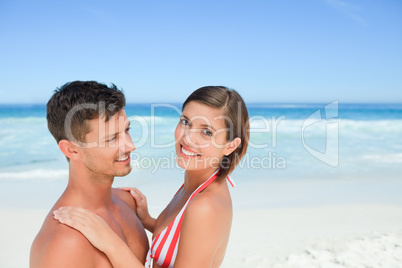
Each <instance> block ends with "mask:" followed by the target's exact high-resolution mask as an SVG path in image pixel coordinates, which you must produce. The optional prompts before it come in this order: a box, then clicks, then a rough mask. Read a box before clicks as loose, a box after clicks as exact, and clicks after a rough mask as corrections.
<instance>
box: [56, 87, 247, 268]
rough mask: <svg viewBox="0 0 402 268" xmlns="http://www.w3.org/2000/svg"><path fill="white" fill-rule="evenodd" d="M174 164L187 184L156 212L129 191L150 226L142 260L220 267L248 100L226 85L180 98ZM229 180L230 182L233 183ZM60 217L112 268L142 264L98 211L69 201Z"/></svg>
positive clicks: (243, 147) (244, 140) (166, 264)
mask: <svg viewBox="0 0 402 268" xmlns="http://www.w3.org/2000/svg"><path fill="white" fill-rule="evenodd" d="M175 139H176V154H177V159H176V161H177V164H178V165H179V166H180V167H182V168H183V169H185V175H184V184H183V186H182V187H181V188H180V189H179V191H178V192H177V193H176V195H175V196H174V197H173V199H172V200H171V202H170V203H169V204H168V206H167V207H166V208H165V209H164V210H163V211H162V213H161V214H160V215H159V217H158V218H157V219H154V218H152V217H151V216H150V215H149V213H148V209H147V203H146V198H145V196H144V195H143V194H142V193H141V192H140V191H138V190H137V189H135V188H125V190H129V191H130V192H131V194H132V196H133V198H134V199H135V201H136V205H137V213H138V217H139V218H140V220H141V222H142V223H143V225H144V227H145V228H146V229H147V230H149V231H150V232H152V233H153V241H152V244H151V248H150V250H149V252H148V256H147V261H146V263H145V267H151V264H152V263H154V264H153V267H163V268H165V267H186V268H187V267H203V268H204V267H219V266H220V264H221V263H222V261H223V258H224V255H225V250H226V247H227V244H228V240H229V234H230V228H231V222H232V201H231V197H230V193H229V189H228V185H227V183H226V182H225V180H226V179H227V180H229V182H230V183H231V181H230V179H229V177H228V176H229V174H230V173H231V172H232V171H233V170H234V168H235V166H236V165H237V164H238V163H239V161H240V159H241V158H242V157H243V155H244V154H245V153H246V150H247V145H248V141H249V125H248V112H247V107H246V105H245V103H244V101H243V99H242V98H241V97H240V95H239V94H238V93H237V92H236V91H234V90H230V89H228V88H225V87H215V86H209V87H202V88H200V89H197V90H196V91H194V92H193V93H192V94H191V95H190V96H189V97H188V98H187V100H186V101H185V102H184V103H183V107H182V115H181V117H180V121H179V123H178V125H177V127H176V131H175ZM231 184H232V183H231ZM54 215H55V219H58V220H59V221H60V222H61V223H64V224H66V225H69V226H71V227H73V228H75V229H77V230H78V231H80V232H81V233H83V234H84V235H85V236H86V237H87V238H88V240H89V241H90V242H91V243H92V244H93V245H94V246H95V247H97V248H98V249H99V250H101V251H103V252H104V253H105V254H106V255H107V257H108V258H109V260H110V262H111V263H112V265H113V267H144V265H143V264H142V263H141V262H140V261H138V259H137V258H136V257H135V256H134V254H133V253H132V252H131V251H130V249H129V248H128V246H126V244H125V243H124V241H122V240H121V239H120V238H119V237H118V236H117V235H116V234H115V233H114V232H113V231H112V230H111V229H110V228H109V226H108V225H107V224H106V223H105V222H104V221H103V219H102V218H101V217H99V216H97V215H96V214H94V213H92V212H90V211H87V210H85V209H82V208H72V207H65V208H60V209H59V210H57V211H55V212H54Z"/></svg>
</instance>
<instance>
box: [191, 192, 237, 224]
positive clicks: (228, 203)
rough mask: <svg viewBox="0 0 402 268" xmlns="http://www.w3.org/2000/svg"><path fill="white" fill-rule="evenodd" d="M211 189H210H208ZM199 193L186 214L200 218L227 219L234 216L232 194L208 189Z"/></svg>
mask: <svg viewBox="0 0 402 268" xmlns="http://www.w3.org/2000/svg"><path fill="white" fill-rule="evenodd" d="M208 188H209V187H208ZM206 190H207V191H203V192H201V193H198V194H197V195H196V196H195V197H194V198H193V199H192V200H191V201H190V202H189V204H188V206H187V208H186V214H190V215H196V216H197V218H198V217H214V218H216V217H218V218H219V217H227V216H231V214H232V200H231V198H230V194H226V193H224V192H222V191H219V190H221V189H217V188H216V189H213V188H212V187H211V189H206Z"/></svg>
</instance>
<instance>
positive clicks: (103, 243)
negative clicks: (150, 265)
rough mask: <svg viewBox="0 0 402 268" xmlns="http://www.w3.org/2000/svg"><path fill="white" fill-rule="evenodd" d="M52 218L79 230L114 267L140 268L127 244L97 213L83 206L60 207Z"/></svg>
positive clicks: (140, 264)
mask: <svg viewBox="0 0 402 268" xmlns="http://www.w3.org/2000/svg"><path fill="white" fill-rule="evenodd" d="M53 215H54V218H55V219H56V220H58V221H59V222H61V223H63V224H65V225H68V226H70V227H72V228H74V229H76V230H78V231H79V232H81V233H82V234H83V235H84V236H85V237H86V238H87V239H88V241H89V242H91V244H92V245H93V246H94V247H96V248H98V249H99V250H100V251H102V252H104V253H105V254H106V256H107V257H108V258H109V260H110V262H111V263H112V265H113V267H115V268H142V267H144V265H143V264H142V263H141V262H140V261H139V260H138V259H137V257H136V256H135V255H134V253H133V252H132V251H131V250H130V248H129V247H128V245H127V244H126V243H124V241H123V240H121V239H120V237H119V236H118V235H117V234H116V233H115V232H114V231H113V230H112V229H111V228H110V227H109V225H108V224H107V223H106V222H105V221H104V220H103V219H102V218H101V217H99V216H98V215H96V214H95V213H93V212H92V211H89V210H87V209H84V208H78V207H61V208H59V209H58V210H55V211H54V212H53Z"/></svg>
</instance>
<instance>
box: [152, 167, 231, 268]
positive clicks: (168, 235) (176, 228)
mask: <svg viewBox="0 0 402 268" xmlns="http://www.w3.org/2000/svg"><path fill="white" fill-rule="evenodd" d="M217 172H218V171H216V172H215V173H214V174H212V176H211V177H210V178H209V179H208V180H207V181H205V182H204V183H203V184H201V185H200V186H199V187H198V188H197V189H196V190H195V191H194V192H193V193H192V194H191V196H190V197H189V199H188V200H187V202H186V204H185V205H184V206H183V208H182V209H181V210H180V212H179V214H177V216H176V218H175V219H174V221H173V222H172V223H170V224H169V226H167V227H166V228H165V229H164V230H163V231H162V232H161V233H159V234H158V235H157V236H156V237H155V238H154V239H153V240H152V244H151V248H150V249H149V251H148V255H147V259H146V262H145V267H146V268H150V267H151V264H152V259H153V260H154V261H155V262H156V263H157V264H158V265H159V266H161V267H162V268H171V267H173V264H174V263H175V260H176V256H177V248H178V245H179V239H180V228H181V224H182V221H183V217H184V211H185V209H186V207H187V205H188V203H189V202H190V201H191V199H193V198H194V196H196V195H197V194H198V193H199V192H201V191H202V190H204V189H205V188H207V187H208V185H210V184H211V183H212V182H213V181H214V180H215V179H216V178H217V177H218V174H217ZM226 179H227V180H228V181H229V183H230V185H232V187H235V184H234V182H233V180H232V179H231V178H230V177H229V176H228V177H227V178H226ZM182 187H183V186H182ZM182 187H181V188H182ZM181 188H180V189H181ZM180 189H179V191H180Z"/></svg>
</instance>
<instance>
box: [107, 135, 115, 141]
mask: <svg viewBox="0 0 402 268" xmlns="http://www.w3.org/2000/svg"><path fill="white" fill-rule="evenodd" d="M115 139H116V136H115V137H113V138H110V139H108V140H107V141H108V142H111V141H114V140H115Z"/></svg>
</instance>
